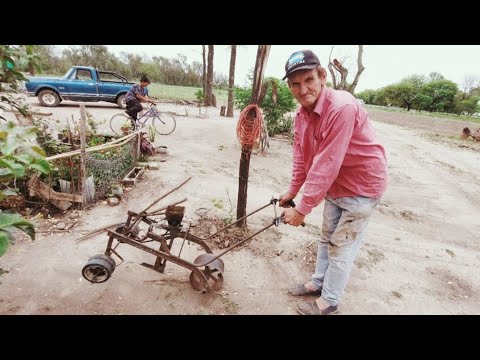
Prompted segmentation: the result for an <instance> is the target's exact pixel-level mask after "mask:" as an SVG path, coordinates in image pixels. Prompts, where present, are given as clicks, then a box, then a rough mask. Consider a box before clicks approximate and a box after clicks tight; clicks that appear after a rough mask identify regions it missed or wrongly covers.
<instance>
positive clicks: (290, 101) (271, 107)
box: [235, 77, 297, 136]
mask: <svg viewBox="0 0 480 360" xmlns="http://www.w3.org/2000/svg"><path fill="white" fill-rule="evenodd" d="M263 82H264V83H265V84H267V83H268V84H270V85H269V87H268V90H267V93H266V95H265V98H264V99H263V102H262V103H261V104H260V108H261V109H262V111H263V114H264V119H265V121H266V123H267V128H268V133H269V135H270V136H272V135H275V134H282V133H289V132H290V130H291V129H292V125H293V118H292V116H291V114H289V113H290V112H292V111H293V110H295V108H296V107H297V103H296V102H295V98H294V97H293V95H292V93H291V92H290V89H289V88H288V85H287V84H286V83H285V82H284V81H280V79H277V78H274V77H268V78H265V79H264V80H263ZM272 82H274V83H275V84H276V89H277V99H276V100H277V101H276V104H275V102H274V98H273V94H274V91H273V86H272V85H271V83H272ZM251 97H252V88H251V87H248V88H240V87H237V88H235V107H236V108H237V109H240V110H242V109H244V108H245V107H246V106H247V105H249V104H250V99H251Z"/></svg>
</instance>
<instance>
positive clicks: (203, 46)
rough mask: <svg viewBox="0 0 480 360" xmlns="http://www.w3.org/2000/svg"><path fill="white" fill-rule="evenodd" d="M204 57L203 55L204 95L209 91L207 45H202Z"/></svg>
mask: <svg viewBox="0 0 480 360" xmlns="http://www.w3.org/2000/svg"><path fill="white" fill-rule="evenodd" d="M202 57H203V72H202V84H203V96H205V94H206V92H207V59H206V58H205V45H202Z"/></svg>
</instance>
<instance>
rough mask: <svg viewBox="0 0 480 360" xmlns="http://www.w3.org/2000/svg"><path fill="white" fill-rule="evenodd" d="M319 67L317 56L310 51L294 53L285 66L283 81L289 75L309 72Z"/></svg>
mask: <svg viewBox="0 0 480 360" xmlns="http://www.w3.org/2000/svg"><path fill="white" fill-rule="evenodd" d="M319 65H320V60H318V57H317V55H315V54H314V53H313V51H311V50H301V51H297V52H294V53H293V54H292V55H290V57H289V58H288V60H287V63H286V64H285V76H284V77H283V80H285V79H286V78H287V77H288V76H289V75H290V74H291V73H293V72H295V71H297V70H311V69H316V68H317V66H319Z"/></svg>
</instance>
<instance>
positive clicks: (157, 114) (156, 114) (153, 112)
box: [135, 105, 161, 130]
mask: <svg viewBox="0 0 480 360" xmlns="http://www.w3.org/2000/svg"><path fill="white" fill-rule="evenodd" d="M151 117H156V118H157V119H158V120H160V121H161V119H160V111H159V110H157V107H156V106H155V105H152V106H151V107H150V109H148V110H147V111H146V112H145V113H144V114H143V115H142V116H141V117H139V118H137V120H136V121H135V130H138V129H140V128H141V127H145V123H146V122H147V120H148V119H150V118H151ZM142 119H143V121H141V120H142Z"/></svg>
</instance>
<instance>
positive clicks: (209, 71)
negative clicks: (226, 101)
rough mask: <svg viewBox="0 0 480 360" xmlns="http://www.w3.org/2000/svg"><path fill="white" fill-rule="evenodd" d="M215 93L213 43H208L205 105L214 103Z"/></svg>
mask: <svg viewBox="0 0 480 360" xmlns="http://www.w3.org/2000/svg"><path fill="white" fill-rule="evenodd" d="M212 93H213V45H208V64H207V89H206V91H205V106H211V105H212Z"/></svg>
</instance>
